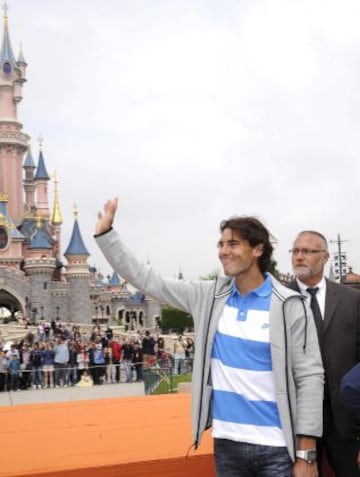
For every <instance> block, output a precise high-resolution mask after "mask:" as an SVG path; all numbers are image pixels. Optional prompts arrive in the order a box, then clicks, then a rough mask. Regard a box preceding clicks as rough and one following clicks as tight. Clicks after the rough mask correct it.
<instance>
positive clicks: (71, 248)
mask: <svg viewBox="0 0 360 477" xmlns="http://www.w3.org/2000/svg"><path fill="white" fill-rule="evenodd" d="M64 255H65V257H66V256H67V255H86V256H89V255H90V254H89V252H88V251H87V249H86V247H85V244H84V241H83V239H82V236H81V233H80V228H79V223H78V221H77V220H76V219H75V222H74V228H73V231H72V235H71V239H70V243H69V245H68V248H67V249H66V252H65V253H64Z"/></svg>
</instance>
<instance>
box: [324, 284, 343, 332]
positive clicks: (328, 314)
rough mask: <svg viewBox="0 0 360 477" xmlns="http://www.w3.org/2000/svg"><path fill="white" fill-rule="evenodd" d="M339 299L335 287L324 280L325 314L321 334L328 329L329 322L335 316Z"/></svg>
mask: <svg viewBox="0 0 360 477" xmlns="http://www.w3.org/2000/svg"><path fill="white" fill-rule="evenodd" d="M339 301H340V297H339V295H338V294H337V293H336V287H334V286H333V283H332V282H331V281H330V280H328V279H327V278H326V297H325V314H324V324H323V333H325V332H326V330H327V329H328V327H329V325H330V323H331V320H332V318H333V316H334V314H335V310H336V308H337V306H338V304H339Z"/></svg>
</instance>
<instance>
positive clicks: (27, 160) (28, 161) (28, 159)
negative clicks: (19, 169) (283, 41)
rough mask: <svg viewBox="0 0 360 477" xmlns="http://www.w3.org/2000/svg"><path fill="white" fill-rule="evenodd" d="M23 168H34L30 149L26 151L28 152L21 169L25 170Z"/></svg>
mask: <svg viewBox="0 0 360 477" xmlns="http://www.w3.org/2000/svg"><path fill="white" fill-rule="evenodd" d="M25 167H31V168H32V169H35V168H36V166H35V162H34V159H33V156H32V154H31V151H30V149H29V150H28V152H27V154H26V157H25V161H24V165H23V168H25Z"/></svg>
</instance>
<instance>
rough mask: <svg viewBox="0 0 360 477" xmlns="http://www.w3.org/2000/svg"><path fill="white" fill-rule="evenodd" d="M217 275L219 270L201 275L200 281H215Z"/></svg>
mask: <svg viewBox="0 0 360 477" xmlns="http://www.w3.org/2000/svg"><path fill="white" fill-rule="evenodd" d="M219 274H220V272H219V270H213V271H212V272H210V273H208V274H207V275H201V276H200V280H215V278H217V277H218V276H219Z"/></svg>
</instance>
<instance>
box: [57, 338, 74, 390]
mask: <svg viewBox="0 0 360 477" xmlns="http://www.w3.org/2000/svg"><path fill="white" fill-rule="evenodd" d="M54 352H55V357H54V365H55V387H57V388H58V387H60V386H67V385H68V370H67V367H68V364H69V359H70V355H69V347H68V344H67V342H66V341H64V338H63V336H62V335H60V336H58V337H57V338H56V339H55V346H54Z"/></svg>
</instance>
